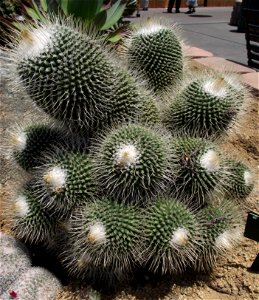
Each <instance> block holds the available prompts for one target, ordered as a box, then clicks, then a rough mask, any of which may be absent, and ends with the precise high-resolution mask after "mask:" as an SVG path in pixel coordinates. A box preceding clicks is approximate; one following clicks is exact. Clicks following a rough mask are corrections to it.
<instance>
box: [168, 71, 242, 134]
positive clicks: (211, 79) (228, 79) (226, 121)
mask: <svg viewBox="0 0 259 300" xmlns="http://www.w3.org/2000/svg"><path fill="white" fill-rule="evenodd" d="M237 82H238V79H237V78H235V77H234V76H233V75H232V74H227V73H226V74H225V73H217V72H214V71H213V72H210V73H208V72H205V73H201V74H198V75H196V74H194V76H193V77H192V78H190V79H188V80H187V81H185V82H183V83H182V86H179V87H178V88H179V90H178V91H177V90H176V95H175V96H174V97H173V99H171V104H169V107H168V108H167V109H166V110H165V113H164V119H163V122H164V124H165V125H166V126H167V127H168V128H169V129H170V130H171V131H172V132H179V133H180V134H182V135H183V134H187V135H192V136H197V137H205V138H208V137H209V138H212V137H213V138H216V137H219V136H222V135H223V134H224V133H226V132H227V131H228V130H229V129H230V128H231V127H232V126H233V124H234V123H235V121H236V119H237V116H238V114H239V112H240V111H242V108H243V104H244V102H245V89H244V87H243V86H242V84H241V83H240V84H238V83H237ZM171 98H172V97H171Z"/></svg>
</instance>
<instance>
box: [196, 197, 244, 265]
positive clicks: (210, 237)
mask: <svg viewBox="0 0 259 300" xmlns="http://www.w3.org/2000/svg"><path fill="white" fill-rule="evenodd" d="M197 218H198V219H200V220H202V222H203V226H202V238H203V243H201V244H200V253H199V255H198V257H197V260H196V262H195V268H196V269H197V270H199V271H200V270H201V271H208V270H211V269H212V268H213V267H214V266H215V264H216V261H217V258H218V257H219V256H220V255H222V254H223V253H225V252H226V251H229V250H231V249H233V247H234V246H235V245H237V243H238V242H239V241H240V238H241V227H240V223H241V216H240V213H239V212H238V210H237V209H236V208H235V207H234V206H233V205H232V204H231V203H230V202H228V201H226V200H225V199H224V201H221V202H220V203H219V204H214V205H209V206H208V207H206V208H204V209H203V210H201V211H200V212H199V213H198V215H197Z"/></svg>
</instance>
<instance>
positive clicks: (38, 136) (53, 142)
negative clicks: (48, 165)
mask: <svg viewBox="0 0 259 300" xmlns="http://www.w3.org/2000/svg"><path fill="white" fill-rule="evenodd" d="M10 143H11V151H12V155H13V156H14V158H15V160H16V162H17V163H18V164H19V165H20V166H21V167H22V168H24V169H25V170H27V171H28V170H32V169H33V168H35V167H37V166H40V165H41V164H43V163H44V153H47V152H49V151H51V149H53V148H55V147H57V146H61V145H62V144H64V143H65V133H64V131H63V130H61V129H60V128H57V127H54V126H49V125H47V124H35V125H29V126H26V127H24V128H20V129H18V130H16V131H14V132H12V136H11V141H10Z"/></svg>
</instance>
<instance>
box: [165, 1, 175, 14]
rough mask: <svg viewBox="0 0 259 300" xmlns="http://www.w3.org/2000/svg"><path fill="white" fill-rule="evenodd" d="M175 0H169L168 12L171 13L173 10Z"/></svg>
mask: <svg viewBox="0 0 259 300" xmlns="http://www.w3.org/2000/svg"><path fill="white" fill-rule="evenodd" d="M174 1H175V0H169V1H168V7H167V12H168V13H171V12H172V10H173V7H174Z"/></svg>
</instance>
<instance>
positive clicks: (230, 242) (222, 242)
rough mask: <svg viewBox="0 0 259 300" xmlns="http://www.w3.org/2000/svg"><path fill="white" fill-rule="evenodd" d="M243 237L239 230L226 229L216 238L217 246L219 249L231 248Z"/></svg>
mask: <svg viewBox="0 0 259 300" xmlns="http://www.w3.org/2000/svg"><path fill="white" fill-rule="evenodd" d="M240 239H241V233H240V231H239V230H226V231H224V232H222V233H221V234H220V235H219V236H218V237H217V238H216V240H215V246H216V247H217V248H218V249H219V250H230V249H232V248H233V246H234V245H235V244H236V243H237V242H238V241H239V240H240Z"/></svg>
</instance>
